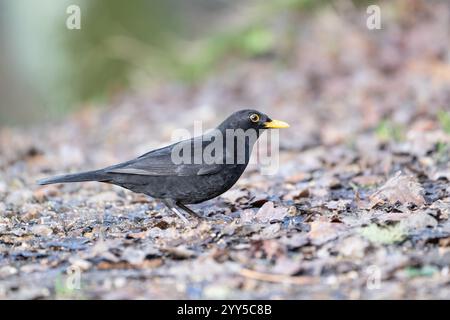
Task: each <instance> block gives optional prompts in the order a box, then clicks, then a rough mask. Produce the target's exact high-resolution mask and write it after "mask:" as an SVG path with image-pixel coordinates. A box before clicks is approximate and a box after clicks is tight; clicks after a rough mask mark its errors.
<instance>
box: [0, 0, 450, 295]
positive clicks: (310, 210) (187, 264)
mask: <svg viewBox="0 0 450 320" xmlns="http://www.w3.org/2000/svg"><path fill="white" fill-rule="evenodd" d="M374 4H375V5H377V6H378V8H379V13H380V22H381V24H380V28H379V29H378V28H371V27H370V26H371V22H373V19H371V16H372V15H373V13H374V11H370V10H369V12H368V9H369V6H370V5H374ZM70 5H77V6H79V8H80V10H81V29H80V30H77V29H74V30H71V29H68V28H67V27H66V22H67V19H68V18H69V19H70V14H68V13H67V8H68V7H69V6H70ZM248 107H252V108H255V109H258V110H260V111H262V112H266V113H267V114H268V115H270V116H271V117H273V118H275V119H280V120H284V121H287V122H288V123H289V124H290V125H291V126H290V128H289V129H288V130H280V132H279V137H280V139H279V142H280V152H279V168H278V169H279V170H277V172H276V174H274V175H272V176H268V175H267V176H266V175H262V174H261V172H260V171H259V170H260V166H259V165H258V164H255V165H250V166H249V167H248V168H247V169H246V172H245V173H244V175H243V176H242V177H241V178H240V179H239V181H238V182H237V184H236V186H234V187H233V189H231V190H230V191H229V192H228V193H225V194H224V195H222V196H221V197H218V198H215V199H214V200H210V201H208V202H205V203H204V204H198V205H197V207H196V208H195V209H199V210H200V211H203V213H205V214H207V215H213V214H215V213H217V212H219V213H223V214H227V215H228V214H230V216H232V217H234V218H236V219H235V220H234V221H233V223H230V224H221V223H217V224H216V223H209V222H208V223H202V224H201V225H199V227H198V228H194V229H190V230H189V231H187V232H185V229H184V228H183V229H181V225H179V224H178V223H177V222H176V217H172V216H171V215H170V213H169V212H166V210H164V209H163V208H162V206H160V204H159V203H158V202H157V201H153V200H151V199H148V198H147V197H144V196H142V195H140V194H135V193H131V192H128V191H126V190H124V189H122V188H119V187H114V186H112V185H108V184H100V183H86V184H64V185H50V186H45V187H41V186H38V185H36V180H37V179H40V178H44V177H48V176H51V175H56V174H61V173H69V172H78V171H84V170H91V169H95V168H102V167H106V166H109V165H112V164H114V163H118V162H122V161H125V160H128V159H131V158H134V157H136V156H137V155H140V154H143V153H145V152H148V151H149V150H152V149H154V148H158V147H160V146H164V145H167V144H168V142H169V141H171V140H173V139H172V138H173V136H172V134H173V132H174V130H175V129H180V128H182V129H187V130H189V132H192V130H191V129H192V127H193V124H194V121H202V125H203V129H208V128H211V127H213V126H215V125H217V124H218V123H219V122H220V121H222V120H223V119H224V118H225V117H226V116H228V115H229V114H230V113H231V112H233V111H236V110H237V109H242V108H248ZM255 153H256V152H253V155H255ZM276 156H278V153H277V155H276ZM397 172H403V173H404V174H405V177H401V176H398V174H397ZM416 178H417V180H418V181H419V183H416V181H415V179H416ZM449 182H450V1H448V0H385V1H363V0H358V1H357V0H334V1H322V0H271V1H267V0H239V1H238V0H152V1H151V0H133V1H123V0H102V1H101V0H84V1H83V0H70V1H69V0H39V1H31V0H0V298H2V297H13V298H20V299H31V298H61V297H64V296H75V297H76V296H78V295H79V297H87V298H105V299H114V298H124V299H129V298H142V297H143V298H162V299H166V298H168V297H170V298H180V299H197V298H206V299H221V298H234V299H242V298H256V299H280V298H281V299H283V298H289V299H292V298H305V297H306V298H311V297H312V298H320V299H329V298H334V299H343V298H349V299H358V298H369V299H370V298H373V299H380V298H389V299H400V298H409V299H420V298H430V297H431V298H443V299H448V297H450V291H449V290H450V287H449V285H448V283H449V282H450V273H449V269H448V266H449V264H450V219H449V216H450V187H449ZM383 190H384V191H383ZM380 191H383V192H384V193H386V194H387V198H389V199H388V200H389V201H388V202H389V203H386V204H383V205H379V204H378V203H377V204H375V205H374V203H372V200H371V199H373V198H374V197H373V196H374V195H377V194H380ZM383 192H382V193H383ZM375 199H377V196H375ZM411 199H412V200H413V201H410V200H411ZM266 201H270V202H273V203H272V209H268V210H267V211H266V209H263V208H265V207H266V204H268V202H266ZM410 202H412V203H410ZM263 204H264V205H263ZM260 206H263V207H261V208H259V207H260ZM266 208H267V207H266ZM280 208H286V210H281V211H280V210H279V209H280ZM288 208H289V210H287V209H288ZM291 209H293V210H291ZM249 210H250V212H253V213H251V215H248V214H249ZM278 212H283V216H282V218H277V219H275V220H271V218H270V219H269V217H270V216H272V215H276V216H278ZM253 214H256V217H257V216H261V217H264V218H263V219H261V220H258V219H259V218H258V219H256V220H255V219H253V218H248V217H253V216H254V215H253ZM244 220H246V221H247V222H245V223H249V225H248V226H249V227H250V226H251V227H252V228H249V229H247V228H246V227H247V226H245V227H244V226H242V228H241V225H240V222H242V221H244ZM258 221H260V222H258ZM263 221H264V222H263ZM235 222H236V223H235ZM272 222H274V223H272ZM363 226H364V228H360V227H363ZM365 226H367V228H366V227H365ZM399 226H400V228H401V229H402V230H401V231H399V228H398V227H399ZM253 227H254V228H253ZM403 228H405V230H403ZM250 229H251V230H250ZM399 233H400V236H399ZM404 239H408V240H407V242H403V241H404ZM104 243H107V244H106V245H105V244H104ZM97 245H99V246H100V247H97ZM156 247H158V250H157V251H155V248H156ZM99 248H100V249H99ZM108 248H109V249H108ZM129 249H131V250H129ZM80 259H81V260H80ZM80 261H81V262H80ZM125 261H126V262H127V264H123V263H124V262H125ZM71 264H74V265H75V264H76V265H77V266H80V267H81V268H82V269H83V270H84V272H83V277H82V279H83V280H82V281H83V283H82V288H83V290H81V291H79V292H78V291H76V292H74V291H73V290H72V291H67V290H65V289H64V288H63V287H62V286H61V285H58V282H56V281H55V275H58V274H59V275H61V274H62V273H65V272H66V271H65V270H66V267H67V266H69V265H71ZM372 266H378V267H379V268H380V275H381V274H382V279H381V280H382V283H381V286H382V289H381V290H372V289H371V288H369V286H368V285H366V280H365V279H366V277H367V272H366V271H367V270H368V268H370V267H372ZM242 267H244V268H247V271H251V272H250V273H248V272H247V273H245V274H241V273H240V272H242V271H239V270H242ZM244 271H245V270H244ZM252 271H253V272H252ZM254 271H256V273H255V272H254ZM61 272H62V273H61ZM237 272H239V276H238V273H237ZM255 274H256V276H255ZM274 276H276V279H277V280H275V282H274V280H273V279H274ZM2 277H3V278H2ZM109 278H111V281H110V279H109ZM268 279H269V280H268ZM260 280H263V281H260ZM266 280H268V281H266ZM367 283H368V282H367ZM289 284H291V285H289Z"/></svg>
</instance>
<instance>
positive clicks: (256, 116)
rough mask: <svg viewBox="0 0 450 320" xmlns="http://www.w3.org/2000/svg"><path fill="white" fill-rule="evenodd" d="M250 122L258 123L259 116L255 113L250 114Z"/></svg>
mask: <svg viewBox="0 0 450 320" xmlns="http://www.w3.org/2000/svg"><path fill="white" fill-rule="evenodd" d="M250 121H251V122H258V121H259V116H258V115H257V114H256V113H252V114H251V115H250Z"/></svg>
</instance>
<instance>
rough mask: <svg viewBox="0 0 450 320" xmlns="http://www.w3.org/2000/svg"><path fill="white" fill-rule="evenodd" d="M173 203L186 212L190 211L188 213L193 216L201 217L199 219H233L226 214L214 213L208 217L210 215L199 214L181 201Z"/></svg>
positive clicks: (226, 220)
mask: <svg viewBox="0 0 450 320" xmlns="http://www.w3.org/2000/svg"><path fill="white" fill-rule="evenodd" d="M175 204H176V205H177V206H179V207H180V208H181V209H183V210H184V211H186V212H187V213H190V214H192V215H195V216H197V217H199V218H201V219H206V220H222V221H225V222H231V221H233V218H231V217H228V216H226V215H224V214H219V215H217V214H216V215H215V216H214V217H212V218H210V217H207V216H204V215H201V214H199V213H197V212H195V211H194V210H192V209H190V208H188V207H187V206H185V205H184V204H182V203H180V202H176V203H175Z"/></svg>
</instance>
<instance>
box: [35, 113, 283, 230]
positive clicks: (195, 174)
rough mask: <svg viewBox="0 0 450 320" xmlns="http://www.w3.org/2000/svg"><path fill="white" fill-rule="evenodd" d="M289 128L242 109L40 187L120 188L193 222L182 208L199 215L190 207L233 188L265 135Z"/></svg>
mask: <svg viewBox="0 0 450 320" xmlns="http://www.w3.org/2000/svg"><path fill="white" fill-rule="evenodd" d="M287 127H289V125H288V124H287V123H285V122H283V121H279V120H272V119H270V118H269V117H268V116H267V115H266V114H264V113H262V112H259V111H256V110H241V111H237V112H235V113H233V114H232V115H230V116H229V117H228V118H227V119H225V121H223V122H222V123H221V124H220V125H219V126H218V127H217V128H216V129H214V130H212V131H210V132H207V133H205V134H204V135H202V136H199V137H194V138H192V139H188V140H183V141H180V142H177V143H174V144H172V145H169V146H166V147H163V148H160V149H156V150H153V151H150V152H147V153H145V154H143V155H141V156H140V157H138V158H136V159H133V160H130V161H126V162H123V163H119V164H116V165H113V166H110V167H106V168H104V169H100V170H93V171H87V172H81V173H75V174H67V175H61V176H56V177H51V178H47V179H42V180H39V181H38V184H41V185H46V184H52V183H65V182H82V181H98V182H105V183H111V184H115V185H118V186H121V187H123V188H126V189H129V190H131V191H134V192H139V193H143V194H146V195H149V196H151V197H153V198H155V199H159V200H161V201H162V202H163V203H164V204H165V205H166V206H167V207H168V208H169V209H170V210H171V211H172V212H174V213H175V214H176V215H177V216H178V217H179V218H180V219H181V220H182V221H184V222H185V223H188V220H187V218H186V217H185V216H184V215H183V214H182V213H181V212H180V210H178V208H181V209H182V210H183V211H185V212H186V213H187V215H188V216H189V214H194V215H197V214H196V213H195V212H194V211H193V210H191V209H190V208H188V207H187V206H186V205H187V204H195V203H199V202H203V201H206V200H209V199H212V198H214V197H217V196H219V195H221V194H222V193H224V192H225V191H227V190H228V189H230V188H231V187H232V186H233V185H234V184H235V183H236V181H237V180H238V179H239V177H240V176H241V175H242V173H243V172H244V170H245V168H246V167H247V164H248V162H249V159H250V154H251V151H252V148H253V145H254V143H255V142H256V140H257V139H258V137H259V136H260V134H261V132H262V131H263V130H265V129H272V128H287Z"/></svg>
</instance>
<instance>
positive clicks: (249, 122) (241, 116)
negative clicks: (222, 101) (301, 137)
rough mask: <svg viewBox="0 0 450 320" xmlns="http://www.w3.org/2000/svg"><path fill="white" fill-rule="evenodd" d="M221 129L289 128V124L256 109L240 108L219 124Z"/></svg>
mask: <svg viewBox="0 0 450 320" xmlns="http://www.w3.org/2000/svg"><path fill="white" fill-rule="evenodd" d="M219 128H221V129H243V130H248V129H255V130H262V129H281V128H289V124H287V123H286V122H284V121H280V120H272V119H271V118H270V117H269V116H268V115H266V114H264V113H262V112H259V111H257V110H251V109H246V110H240V111H237V112H235V113H233V114H232V115H231V116H229V117H228V118H227V119H225V121H224V122H222V124H221V125H220V126H219Z"/></svg>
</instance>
